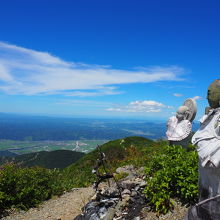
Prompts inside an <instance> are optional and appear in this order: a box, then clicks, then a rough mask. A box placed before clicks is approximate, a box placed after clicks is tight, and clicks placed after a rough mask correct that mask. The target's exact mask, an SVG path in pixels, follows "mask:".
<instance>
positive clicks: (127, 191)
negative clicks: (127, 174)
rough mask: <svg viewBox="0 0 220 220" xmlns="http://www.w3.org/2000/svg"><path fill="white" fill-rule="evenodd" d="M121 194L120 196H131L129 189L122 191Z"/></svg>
mask: <svg viewBox="0 0 220 220" xmlns="http://www.w3.org/2000/svg"><path fill="white" fill-rule="evenodd" d="M121 194H122V195H124V194H128V195H131V191H130V190H129V189H124V190H123V192H122V193H121Z"/></svg>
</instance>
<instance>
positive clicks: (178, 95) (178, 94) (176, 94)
mask: <svg viewBox="0 0 220 220" xmlns="http://www.w3.org/2000/svg"><path fill="white" fill-rule="evenodd" d="M173 95H174V96H176V97H181V96H183V94H180V93H174V94H173Z"/></svg>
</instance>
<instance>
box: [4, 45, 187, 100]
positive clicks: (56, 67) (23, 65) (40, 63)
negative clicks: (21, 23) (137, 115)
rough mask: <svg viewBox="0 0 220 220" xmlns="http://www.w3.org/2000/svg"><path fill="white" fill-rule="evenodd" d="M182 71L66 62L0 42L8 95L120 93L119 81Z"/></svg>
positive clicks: (164, 77) (170, 76) (163, 77)
mask: <svg viewBox="0 0 220 220" xmlns="http://www.w3.org/2000/svg"><path fill="white" fill-rule="evenodd" d="M182 74H184V69H183V68H180V67H177V66H171V67H151V68H144V69H139V70H130V71H129V70H123V69H114V68H111V67H110V66H99V65H87V64H84V63H74V62H66V61H64V60H62V59H61V58H59V57H56V56H54V55H51V54H50V53H47V52H39V51H35V50H31V49H27V48H23V47H19V46H15V45H11V44H8V43H4V42H0V90H1V91H3V92H5V93H7V94H23V95H36V94H63V95H67V96H97V95H114V94H118V93H121V91H119V90H118V88H117V87H119V85H120V84H131V83H149V82H157V81H179V80H182V78H181V75H182ZM88 90H89V91H88Z"/></svg>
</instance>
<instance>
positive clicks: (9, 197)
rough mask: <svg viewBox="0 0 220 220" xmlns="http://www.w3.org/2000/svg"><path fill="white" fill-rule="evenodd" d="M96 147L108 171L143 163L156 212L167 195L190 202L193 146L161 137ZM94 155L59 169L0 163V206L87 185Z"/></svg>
mask: <svg viewBox="0 0 220 220" xmlns="http://www.w3.org/2000/svg"><path fill="white" fill-rule="evenodd" d="M100 148H101V151H102V152H103V153H104V154H105V155H106V164H107V170H108V171H109V172H114V171H115V169H117V168H118V167H121V166H123V165H127V164H133V165H134V166H136V167H142V166H144V167H145V170H146V180H147V183H148V184H147V187H146V189H145V194H146V197H147V199H148V200H149V205H150V206H151V207H152V209H154V210H156V211H157V212H160V213H166V212H167V211H168V210H169V209H172V204H173V198H179V199H180V200H181V201H182V202H185V203H194V202H195V201H196V199H197V194H198V189H197V176H198V173H197V154H196V152H195V151H194V150H193V149H192V150H191V151H186V150H184V149H182V148H181V147H178V146H177V147H170V146H167V143H166V142H165V141H152V140H149V139H145V138H142V137H128V138H124V139H119V140H115V141H110V142H108V143H106V144H104V145H102V146H101V147H100ZM98 157H99V151H98V149H96V150H94V151H93V152H91V153H89V154H87V155H85V156H84V157H82V158H81V159H79V160H78V161H77V162H76V163H74V164H72V165H70V166H69V167H67V168H65V169H63V170H57V169H55V170H48V169H43V168H39V167H34V168H21V167H18V166H16V165H13V164H8V165H4V166H2V167H0V207H3V209H6V208H10V207H12V206H15V207H20V208H29V207H31V206H35V205H37V204H38V203H40V202H41V201H43V200H45V199H48V198H50V197H51V196H53V195H57V194H60V193H61V192H62V191H64V190H69V189H71V188H73V187H83V186H88V185H91V184H92V183H93V182H94V181H95V180H96V179H95V175H94V174H92V169H93V167H94V165H95V163H96V160H97V158H98ZM101 171H102V170H101ZM103 172H104V171H103Z"/></svg>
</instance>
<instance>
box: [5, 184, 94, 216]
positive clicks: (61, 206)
mask: <svg viewBox="0 0 220 220" xmlns="http://www.w3.org/2000/svg"><path fill="white" fill-rule="evenodd" d="M94 194H95V191H94V189H93V188H92V187H88V188H76V189H73V190H72V191H70V192H66V193H64V194H63V195H61V196H60V197H56V198H52V199H50V200H48V201H45V202H43V203H42V204H41V205H39V207H38V208H31V209H29V210H28V211H27V212H25V211H19V212H16V211H14V212H12V213H11V214H10V215H9V216H7V217H3V218H2V220H39V219H42V220H73V219H74V218H75V217H76V216H77V215H79V214H80V213H81V208H82V207H83V206H84V205H85V204H86V203H87V202H88V201H89V200H90V198H91V197H92V196H93V195H94Z"/></svg>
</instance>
